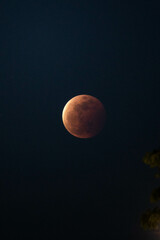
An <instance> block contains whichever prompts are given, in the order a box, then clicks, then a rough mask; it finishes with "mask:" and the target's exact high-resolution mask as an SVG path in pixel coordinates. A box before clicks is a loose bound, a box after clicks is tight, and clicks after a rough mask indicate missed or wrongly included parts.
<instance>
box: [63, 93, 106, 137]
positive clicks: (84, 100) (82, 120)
mask: <svg viewBox="0 0 160 240" xmlns="http://www.w3.org/2000/svg"><path fill="white" fill-rule="evenodd" d="M62 120H63V124H64V126H65V128H66V129H67V131H68V132H69V133H70V134H72V135H73V136H75V137H78V138H91V137H94V136H95V135H97V134H98V133H99V132H100V131H101V130H102V128H103V127H104V124H105V120H106V111H105V108H104V106H103V104H102V103H101V102H100V101H99V100H98V99H97V98H95V97H93V96H90V95H78V96H76V97H73V98H72V99H70V100H69V101H68V102H67V103H66V105H65V106H64V109H63V112H62Z"/></svg>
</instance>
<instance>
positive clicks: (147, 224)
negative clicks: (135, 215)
mask: <svg viewBox="0 0 160 240" xmlns="http://www.w3.org/2000/svg"><path fill="white" fill-rule="evenodd" d="M141 226H142V228H143V229H145V230H159V228H160V208H159V207H156V208H154V209H149V210H146V211H145V212H144V213H143V214H142V216H141Z"/></svg>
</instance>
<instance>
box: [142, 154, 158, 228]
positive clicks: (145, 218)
mask: <svg viewBox="0 0 160 240" xmlns="http://www.w3.org/2000/svg"><path fill="white" fill-rule="evenodd" d="M143 162H144V163H145V164H147V165H149V166H150V167H151V168H155V167H156V168H158V171H159V172H158V173H156V175H155V177H156V178H160V149H159V150H154V151H152V152H147V153H146V154H145V155H144V157H143ZM150 201H151V202H152V203H155V202H157V201H160V187H158V188H156V189H154V190H153V191H152V193H151V196H150ZM141 227H142V228H143V229H145V230H160V208H159V207H155V208H153V209H148V210H146V211H145V212H144V213H143V214H142V216H141Z"/></svg>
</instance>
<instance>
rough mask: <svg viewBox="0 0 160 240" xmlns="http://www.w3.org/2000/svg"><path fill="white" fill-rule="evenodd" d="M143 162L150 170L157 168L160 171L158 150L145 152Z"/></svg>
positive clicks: (159, 153) (159, 151) (159, 152)
mask: <svg viewBox="0 0 160 240" xmlns="http://www.w3.org/2000/svg"><path fill="white" fill-rule="evenodd" d="M143 162H144V163H145V164H147V165H149V166H150V167H151V168H154V167H158V168H159V169H160V150H154V151H152V152H147V153H146V154H145V155H144V157H143Z"/></svg>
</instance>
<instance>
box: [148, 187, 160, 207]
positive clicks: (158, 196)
mask: <svg viewBox="0 0 160 240" xmlns="http://www.w3.org/2000/svg"><path fill="white" fill-rule="evenodd" d="M150 201H151V202H152V203H154V202H157V201H160V187H159V188H156V189H154V190H153V191H152V193H151V196H150Z"/></svg>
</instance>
